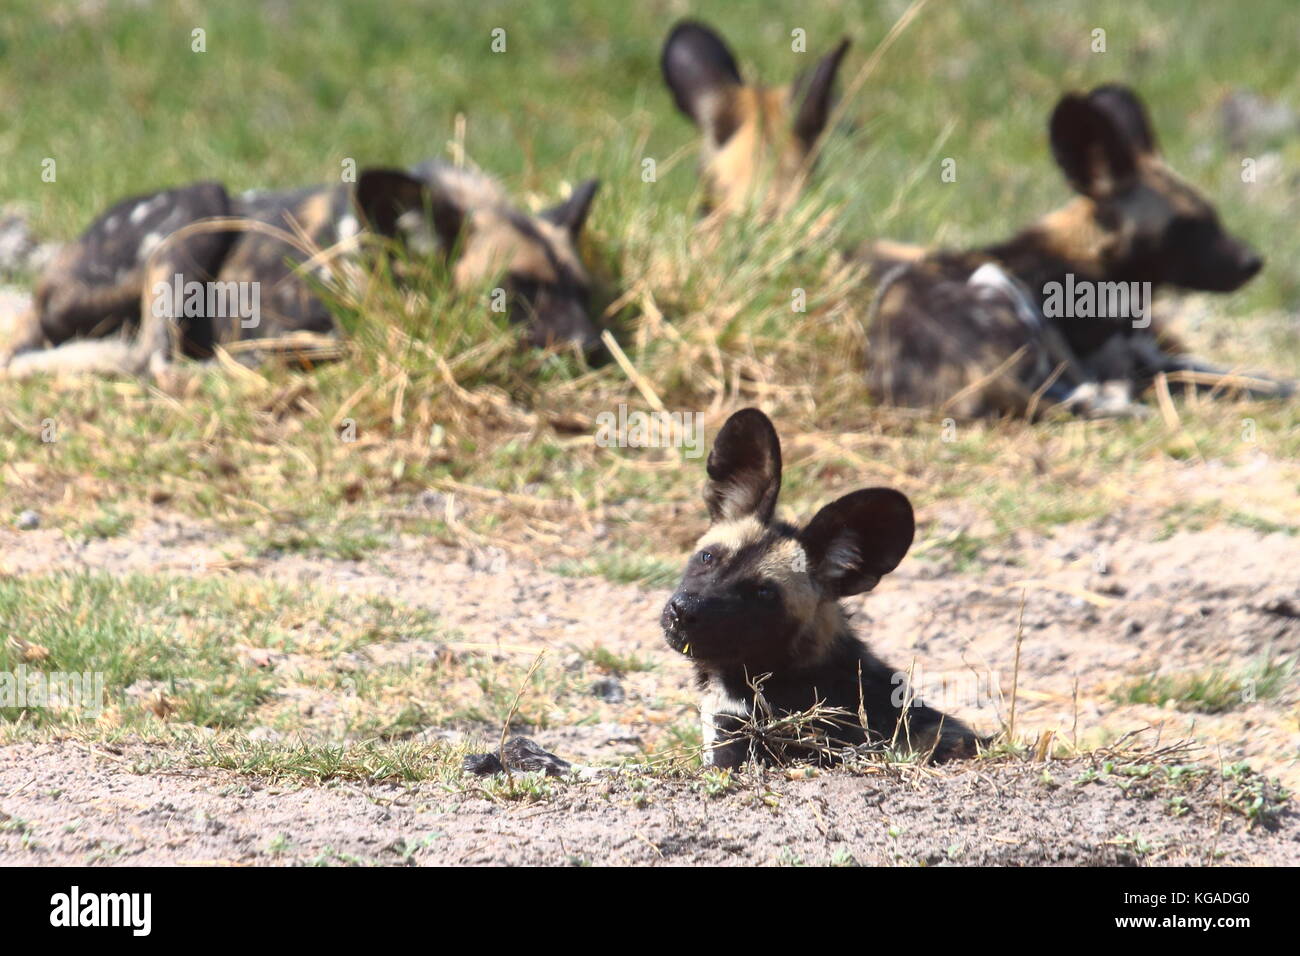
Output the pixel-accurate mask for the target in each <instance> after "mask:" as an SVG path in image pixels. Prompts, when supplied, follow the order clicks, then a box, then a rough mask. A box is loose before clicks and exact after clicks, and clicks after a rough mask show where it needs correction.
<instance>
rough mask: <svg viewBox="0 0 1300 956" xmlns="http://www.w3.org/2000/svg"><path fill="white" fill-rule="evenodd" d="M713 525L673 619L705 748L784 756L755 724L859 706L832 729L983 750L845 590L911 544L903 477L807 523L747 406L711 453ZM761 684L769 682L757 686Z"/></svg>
mask: <svg viewBox="0 0 1300 956" xmlns="http://www.w3.org/2000/svg"><path fill="white" fill-rule="evenodd" d="M707 471H708V483H707V485H706V488H705V492H704V499H705V502H706V504H707V505H708V509H709V517H710V519H711V520H712V522H713V523H712V526H711V527H710V528H709V530H708V531H707V532H706V533H705V534H704V536H703V537H702V538H701V539H700V541H699V544H698V545H697V547H696V550H695V553H694V554H693V555H692V556H691V558H690V560H689V561H688V562H687V565H686V573H685V574H684V575H683V577H682V582H681V584H680V585H679V586H678V588H677V591H676V593H674V594H673V596H672V598H670V599H669V601H668V604H667V605H666V606H665V607H664V610H663V615H662V618H661V624H662V626H663V630H664V637H665V639H666V640H667V641H668V646H669V647H671V648H673V650H675V651H678V652H680V653H682V654H685V655H686V656H687V657H689V658H690V659H691V661H692V662H693V663H694V665H695V676H696V682H697V683H698V685H699V689H700V692H701V694H702V695H703V702H702V704H701V708H700V709H701V719H702V721H703V730H704V744H705V761H706V762H707V763H711V764H713V765H715V766H720V767H734V766H736V765H738V764H740V763H741V762H743V761H744V760H745V759H747V758H754V759H758V760H768V759H777V760H780V759H784V758H787V757H791V756H797V754H793V753H779V752H777V753H773V752H771V750H772V749H773V748H772V747H770V746H767V747H765V746H763V745H762V744H761V743H759V742H758V741H756V740H755V738H754V737H753V735H751V734H749V733H746V732H745V731H744V727H745V725H746V724H749V723H751V722H753V721H754V720H755V719H756V718H762V717H764V716H766V715H775V716H779V715H781V714H783V713H802V712H806V711H808V710H809V709H810V708H812V707H813V706H814V705H817V704H822V705H824V706H825V707H827V708H840V709H842V710H843V711H847V712H848V713H849V714H851V715H854V716H853V717H852V718H851V719H850V720H849V721H847V722H837V723H836V724H835V725H834V726H829V727H826V728H825V731H826V734H827V736H828V737H830V738H833V739H834V740H835V741H836V742H838V743H841V744H844V745H849V746H854V745H858V744H863V743H889V742H891V741H892V742H895V743H896V744H897V745H899V746H901V747H903V748H904V749H911V750H914V751H918V752H921V753H932V754H933V756H934V759H937V760H944V759H948V758H951V757H960V756H966V755H973V754H974V753H975V751H976V744H977V738H976V736H975V735H974V734H973V733H972V732H971V731H970V729H969V728H968V727H966V725H964V724H963V723H961V722H960V721H958V720H955V719H953V718H951V717H946V716H945V715H943V714H941V713H939V712H938V711H936V710H933V709H931V708H929V707H927V706H925V705H924V704H922V703H919V702H916V701H911V700H908V694H907V689H906V684H905V681H904V680H903V675H901V674H899V672H897V671H894V670H893V669H892V668H890V667H888V666H887V665H886V664H885V663H883V662H882V661H881V660H879V659H878V658H877V657H876V656H875V655H873V654H872V653H871V651H869V650H868V649H867V647H866V645H865V644H863V643H862V641H860V640H859V639H858V638H857V636H855V635H854V633H853V630H852V628H851V627H850V626H849V623H848V621H847V620H846V618H845V615H844V611H843V610H842V609H841V607H840V598H843V597H848V596H849V595H852V594H860V593H862V592H864V591H870V590H871V589H872V588H874V587H875V586H876V584H877V583H878V582H879V581H880V579H881V578H882V577H884V576H885V575H886V574H888V573H889V572H890V571H893V570H894V568H896V567H897V566H898V563H899V562H900V561H901V560H902V559H903V555H905V554H906V553H907V549H908V548H909V547H911V544H912V535H913V531H914V525H913V520H912V506H911V504H910V503H909V502H908V500H907V498H906V497H905V496H904V495H902V494H901V493H899V492H897V491H894V490H893V489H891V488H867V489H864V490H862V491H855V492H853V493H852V494H849V495H845V496H844V497H843V498H840V499H839V500H838V501H834V502H831V503H830V504H828V505H826V506H825V507H824V508H822V509H821V511H819V512H818V513H817V514H816V516H815V517H814V518H813V519H812V521H810V522H809V523H808V524H807V525H806V526H804V527H803V528H797V527H795V526H794V525H790V524H786V523H785V522H783V521H778V520H777V519H776V517H775V512H776V499H777V495H778V494H779V493H780V491H781V443H780V441H779V440H778V438H777V435H776V429H775V428H773V426H772V422H771V421H770V420H769V419H768V417H767V416H766V415H764V414H763V413H762V412H760V411H759V410H758V409H755V408H747V409H744V410H742V411H739V412H736V414H734V415H732V416H731V418H729V419H728V420H727V423H726V424H725V425H724V426H723V427H722V430H721V431H720V432H719V433H718V437H717V439H716V440H715V442H714V444H713V450H712V451H711V452H710V453H709V460H708V466H707ZM755 688H757V690H755Z"/></svg>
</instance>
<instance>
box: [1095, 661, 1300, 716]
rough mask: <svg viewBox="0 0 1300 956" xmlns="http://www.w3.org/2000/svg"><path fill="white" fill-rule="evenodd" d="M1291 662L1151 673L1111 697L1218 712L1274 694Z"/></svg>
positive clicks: (1284, 682) (1284, 681) (1292, 669)
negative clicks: (1189, 671)
mask: <svg viewBox="0 0 1300 956" xmlns="http://www.w3.org/2000/svg"><path fill="white" fill-rule="evenodd" d="M1294 674H1295V662H1294V661H1293V660H1291V659H1281V660H1268V661H1264V662H1262V663H1260V664H1258V665H1256V666H1255V667H1252V668H1249V669H1247V670H1243V671H1229V670H1226V669H1224V668H1213V669H1210V670H1204V671H1196V672H1192V673H1183V674H1151V675H1148V676H1146V677H1142V678H1140V679H1138V680H1136V681H1132V682H1130V683H1128V684H1125V685H1123V686H1121V687H1119V688H1117V689H1116V690H1115V691H1114V692H1113V693H1112V695H1111V696H1112V698H1113V699H1114V700H1115V701H1116V702H1117V703H1121V704H1152V705H1154V706H1157V707H1163V706H1165V705H1167V704H1170V703H1172V704H1173V705H1174V706H1176V707H1177V708H1178V709H1179V710H1187V711H1194V712H1196V713H1201V714H1222V713H1225V712H1227V711H1230V710H1236V709H1238V708H1240V707H1245V706H1248V705H1249V704H1251V703H1253V702H1254V701H1256V700H1264V699H1267V698H1270V697H1275V696H1277V695H1278V694H1279V693H1280V692H1281V691H1282V689H1283V688H1285V687H1286V686H1287V685H1288V684H1289V683H1290V681H1291V680H1292V677H1293V675H1294Z"/></svg>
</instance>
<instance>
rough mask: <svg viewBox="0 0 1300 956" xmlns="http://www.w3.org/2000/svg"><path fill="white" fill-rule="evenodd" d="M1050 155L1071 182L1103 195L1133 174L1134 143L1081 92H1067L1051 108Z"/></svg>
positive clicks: (1120, 188)
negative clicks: (1054, 158) (1053, 108)
mask: <svg viewBox="0 0 1300 956" xmlns="http://www.w3.org/2000/svg"><path fill="white" fill-rule="evenodd" d="M1050 130H1051V139H1052V155H1053V156H1055V157H1056V164H1057V165H1058V166H1060V167H1061V171H1062V172H1064V173H1065V176H1066V178H1067V179H1069V180H1070V183H1071V185H1073V186H1074V188H1075V189H1077V190H1078V191H1079V192H1081V193H1083V194H1084V195H1085V196H1091V197H1092V198H1093V199H1105V198H1107V197H1108V196H1112V195H1114V194H1115V193H1117V192H1122V191H1123V190H1124V189H1125V188H1126V187H1127V186H1128V184H1129V183H1131V182H1132V181H1133V177H1134V176H1136V175H1137V156H1138V154H1137V147H1136V146H1135V144H1134V143H1133V142H1132V141H1131V140H1130V139H1129V137H1128V136H1127V135H1125V132H1124V130H1123V129H1122V128H1121V126H1120V125H1119V123H1118V122H1117V121H1116V120H1115V119H1113V118H1112V117H1111V116H1110V114H1109V113H1108V112H1107V111H1105V110H1103V109H1102V108H1101V107H1099V106H1097V104H1095V103H1093V102H1092V101H1091V99H1090V98H1089V97H1087V96H1084V95H1083V94H1081V93H1067V94H1066V95H1065V96H1063V97H1061V101H1060V102H1059V103H1057V104H1056V109H1055V110H1053V111H1052V119H1051V123H1050Z"/></svg>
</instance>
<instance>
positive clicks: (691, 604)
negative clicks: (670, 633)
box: [664, 594, 700, 628]
mask: <svg viewBox="0 0 1300 956" xmlns="http://www.w3.org/2000/svg"><path fill="white" fill-rule="evenodd" d="M699 603H700V602H699V598H697V597H696V596H695V595H694V594H674V595H673V596H672V599H671V600H670V601H669V602H668V606H667V607H666V608H664V621H665V622H666V623H667V624H668V626H669V627H672V628H677V627H683V626H685V625H687V624H690V623H691V622H693V621H694V620H695V612H696V609H697V608H698V607H699Z"/></svg>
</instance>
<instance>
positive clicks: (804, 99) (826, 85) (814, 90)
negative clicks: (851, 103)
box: [790, 37, 849, 147]
mask: <svg viewBox="0 0 1300 956" xmlns="http://www.w3.org/2000/svg"><path fill="white" fill-rule="evenodd" d="M848 48H849V39H848V37H845V38H844V39H843V40H841V41H840V42H839V46H837V47H836V48H835V49H834V50H831V52H830V53H827V54H826V55H825V56H824V57H822V58H821V60H820V62H818V64H817V65H816V66H815V67H813V68H812V72H811V74H809V73H804V74H803V75H802V76H800V77H799V79H797V80H795V82H794V86H792V87H791V88H790V99H791V102H793V103H797V104H798V105H799V111H798V113H796V114H795V118H794V134H795V136H797V137H799V139H800V140H802V141H803V143H804V145H805V146H809V147H811V146H812V144H813V143H815V142H817V137H818V136H820V135H821V134H822V130H824V129H825V128H826V120H827V119H828V118H829V117H830V114H831V105H832V104H833V103H834V101H835V76H836V74H837V73H839V70H840V63H841V61H843V59H844V54H845V52H846V51H847V50H848Z"/></svg>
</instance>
